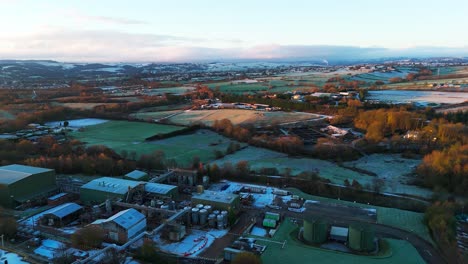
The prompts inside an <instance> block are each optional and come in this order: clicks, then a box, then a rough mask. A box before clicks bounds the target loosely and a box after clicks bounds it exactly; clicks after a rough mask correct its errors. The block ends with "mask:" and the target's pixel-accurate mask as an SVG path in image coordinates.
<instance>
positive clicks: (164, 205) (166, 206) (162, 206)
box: [161, 204, 169, 210]
mask: <svg viewBox="0 0 468 264" xmlns="http://www.w3.org/2000/svg"><path fill="white" fill-rule="evenodd" d="M161 209H165V210H169V205H167V204H163V205H161Z"/></svg>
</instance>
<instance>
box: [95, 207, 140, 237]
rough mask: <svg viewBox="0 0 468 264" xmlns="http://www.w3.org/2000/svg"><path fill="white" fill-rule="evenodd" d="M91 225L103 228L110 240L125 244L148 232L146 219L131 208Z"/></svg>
mask: <svg viewBox="0 0 468 264" xmlns="http://www.w3.org/2000/svg"><path fill="white" fill-rule="evenodd" d="M91 225H96V226H99V227H101V228H102V229H103V230H104V231H105V233H106V238H107V239H108V240H110V241H112V242H117V243H119V244H125V243H126V242H127V241H128V240H130V239H132V238H134V237H135V236H137V235H139V234H140V233H142V232H144V231H146V217H145V216H144V215H143V214H142V213H140V212H138V211H137V210H135V209H133V208H130V209H127V210H123V211H120V212H118V213H117V214H115V215H113V216H111V217H109V218H107V219H99V220H96V221H94V222H93V223H91Z"/></svg>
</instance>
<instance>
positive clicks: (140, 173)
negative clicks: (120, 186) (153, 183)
mask: <svg viewBox="0 0 468 264" xmlns="http://www.w3.org/2000/svg"><path fill="white" fill-rule="evenodd" d="M147 175H148V173H146V172H144V171H139V170H134V171H132V172H129V173H127V174H125V176H127V177H129V178H132V179H135V180H139V179H141V178H143V177H146V176H147Z"/></svg>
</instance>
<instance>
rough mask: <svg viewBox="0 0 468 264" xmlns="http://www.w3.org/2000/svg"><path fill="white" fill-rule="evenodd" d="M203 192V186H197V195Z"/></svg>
mask: <svg viewBox="0 0 468 264" xmlns="http://www.w3.org/2000/svg"><path fill="white" fill-rule="evenodd" d="M204 191H205V188H204V187H203V185H197V193H198V194H200V193H203V192H204Z"/></svg>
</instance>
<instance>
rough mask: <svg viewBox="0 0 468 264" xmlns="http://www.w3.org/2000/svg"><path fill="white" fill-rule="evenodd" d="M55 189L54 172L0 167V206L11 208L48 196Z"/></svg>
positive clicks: (11, 166)
mask: <svg viewBox="0 0 468 264" xmlns="http://www.w3.org/2000/svg"><path fill="white" fill-rule="evenodd" d="M56 189H57V186H56V184H55V171H54V170H52V169H44V168H38V167H31V166H24V165H17V164H13V165H8V166H2V167H0V205H2V206H5V207H9V208H13V207H15V206H17V205H19V204H21V203H24V202H27V201H32V200H33V199H37V198H43V197H47V196H49V195H50V194H51V193H53V192H54V191H55V190H56Z"/></svg>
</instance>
